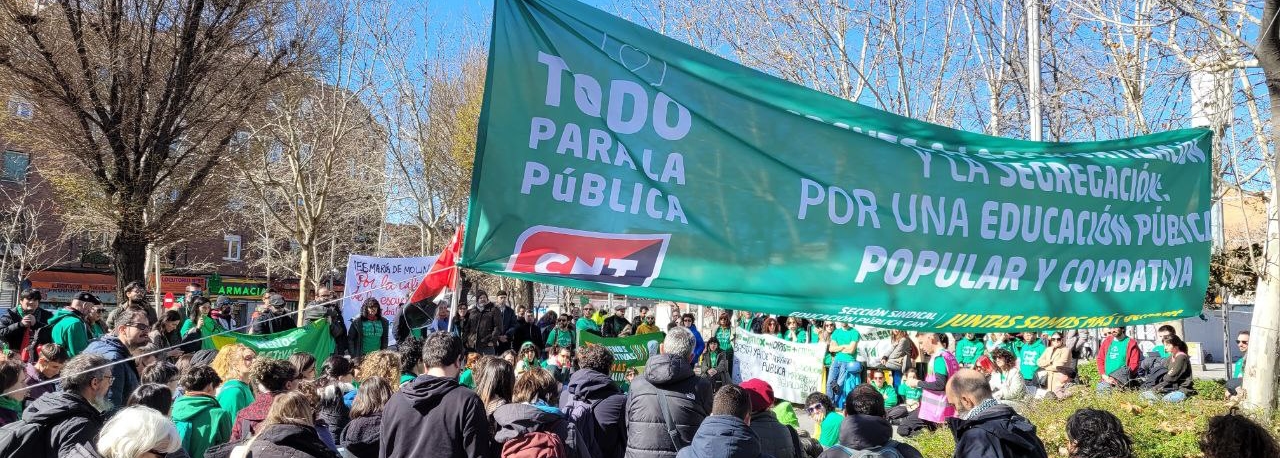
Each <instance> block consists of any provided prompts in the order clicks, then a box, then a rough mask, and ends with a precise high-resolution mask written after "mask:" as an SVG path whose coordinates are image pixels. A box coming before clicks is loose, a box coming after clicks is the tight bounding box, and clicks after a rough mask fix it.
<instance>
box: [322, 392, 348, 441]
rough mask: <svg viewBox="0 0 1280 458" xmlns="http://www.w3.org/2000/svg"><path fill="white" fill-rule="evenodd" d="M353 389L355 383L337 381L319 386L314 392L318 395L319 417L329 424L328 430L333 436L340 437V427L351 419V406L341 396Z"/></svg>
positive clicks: (343, 426) (344, 425)
mask: <svg viewBox="0 0 1280 458" xmlns="http://www.w3.org/2000/svg"><path fill="white" fill-rule="evenodd" d="M355 389H356V387H355V385H352V384H350V383H346V382H337V383H332V384H329V385H325V386H324V387H321V388H320V389H319V390H318V392H317V393H316V394H318V395H320V414H319V417H320V419H322V420H324V422H325V424H327V425H329V432H330V433H331V434H333V437H334V438H338V437H342V429H343V428H346V427H347V422H348V421H351V408H350V407H347V404H346V403H345V402H343V398H344V397H346V395H347V393H350V392H352V391H355Z"/></svg>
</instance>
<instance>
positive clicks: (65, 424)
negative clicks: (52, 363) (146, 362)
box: [0, 353, 112, 457]
mask: <svg viewBox="0 0 1280 458" xmlns="http://www.w3.org/2000/svg"><path fill="white" fill-rule="evenodd" d="M106 364H107V360H106V358H103V357H102V356H100V355H97V354H93V353H88V354H84V355H80V356H77V357H75V358H72V359H71V361H68V362H67V364H66V366H65V367H64V368H63V373H64V374H65V376H64V377H63V379H62V391H59V392H56V393H49V394H46V395H44V396H41V397H40V398H39V399H36V400H35V402H32V403H31V405H30V406H28V407H27V410H26V411H25V412H23V413H22V420H20V421H17V422H14V423H10V424H8V425H5V426H4V428H3V429H0V456H6V457H19V456H20V457H36V456H68V455H69V454H70V453H71V451H72V450H73V449H76V448H77V447H79V446H80V445H82V444H83V445H86V446H88V447H89V448H93V444H94V440H95V438H96V437H97V436H98V431H99V430H101V429H102V423H103V418H102V414H101V413H100V412H99V410H98V409H99V408H101V407H103V406H105V405H106V397H107V391H109V390H110V389H111V378H112V376H111V368H108V367H103V366H104V365H106Z"/></svg>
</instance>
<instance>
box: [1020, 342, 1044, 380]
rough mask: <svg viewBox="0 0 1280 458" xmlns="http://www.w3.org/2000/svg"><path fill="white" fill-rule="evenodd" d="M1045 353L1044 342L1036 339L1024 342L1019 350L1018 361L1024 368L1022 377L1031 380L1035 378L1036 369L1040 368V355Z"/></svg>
mask: <svg viewBox="0 0 1280 458" xmlns="http://www.w3.org/2000/svg"><path fill="white" fill-rule="evenodd" d="M1043 354H1044V342H1043V341H1041V340H1040V339H1036V341H1035V342H1032V343H1025V342H1024V343H1023V344H1022V347H1021V348H1019V351H1018V362H1019V365H1020V366H1021V370H1022V378H1023V379H1024V380H1030V379H1032V378H1035V376H1036V371H1038V370H1040V364H1039V362H1040V355H1043Z"/></svg>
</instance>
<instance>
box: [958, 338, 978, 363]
mask: <svg viewBox="0 0 1280 458" xmlns="http://www.w3.org/2000/svg"><path fill="white" fill-rule="evenodd" d="M983 347H984V346H983V345H982V342H979V341H976V340H969V339H960V341H959V342H956V362H958V363H960V364H962V365H965V366H972V365H973V364H974V363H976V362H978V357H980V356H982V350H984V348H983Z"/></svg>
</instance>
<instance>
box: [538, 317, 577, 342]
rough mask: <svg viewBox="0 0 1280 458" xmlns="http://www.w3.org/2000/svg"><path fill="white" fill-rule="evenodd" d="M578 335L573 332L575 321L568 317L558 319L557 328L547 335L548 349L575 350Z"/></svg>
mask: <svg viewBox="0 0 1280 458" xmlns="http://www.w3.org/2000/svg"><path fill="white" fill-rule="evenodd" d="M576 336H577V333H576V332H575V331H574V330H573V320H572V319H571V318H569V316H568V315H561V316H560V318H557V319H556V325H555V327H553V328H551V331H550V332H548V333H547V339H546V343H547V348H548V349H550V348H554V347H559V348H573V347H574V344H575V343H577V337H576Z"/></svg>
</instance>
